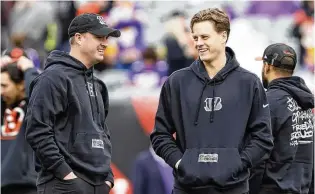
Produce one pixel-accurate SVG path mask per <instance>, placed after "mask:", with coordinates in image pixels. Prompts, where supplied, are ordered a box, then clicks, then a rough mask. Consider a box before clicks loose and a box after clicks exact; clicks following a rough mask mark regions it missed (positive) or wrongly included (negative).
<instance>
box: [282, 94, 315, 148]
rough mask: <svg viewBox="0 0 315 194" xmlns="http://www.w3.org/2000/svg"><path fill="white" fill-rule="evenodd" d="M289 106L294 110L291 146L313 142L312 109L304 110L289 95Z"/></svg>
mask: <svg viewBox="0 0 315 194" xmlns="http://www.w3.org/2000/svg"><path fill="white" fill-rule="evenodd" d="M287 105H288V106H287V108H288V109H289V110H290V111H291V112H292V133H291V139H290V145H291V146H297V145H299V144H309V143H312V142H313V141H312V137H313V130H314V125H313V113H312V109H308V110H302V108H301V107H300V106H299V105H298V104H297V102H296V101H295V100H294V99H293V98H289V97H288V101H287Z"/></svg>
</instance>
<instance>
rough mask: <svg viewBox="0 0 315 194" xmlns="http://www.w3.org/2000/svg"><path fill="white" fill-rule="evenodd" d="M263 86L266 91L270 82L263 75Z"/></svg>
mask: <svg viewBox="0 0 315 194" xmlns="http://www.w3.org/2000/svg"><path fill="white" fill-rule="evenodd" d="M262 84H263V86H264V88H265V89H267V88H268V85H269V82H268V80H267V78H266V77H265V76H264V75H262Z"/></svg>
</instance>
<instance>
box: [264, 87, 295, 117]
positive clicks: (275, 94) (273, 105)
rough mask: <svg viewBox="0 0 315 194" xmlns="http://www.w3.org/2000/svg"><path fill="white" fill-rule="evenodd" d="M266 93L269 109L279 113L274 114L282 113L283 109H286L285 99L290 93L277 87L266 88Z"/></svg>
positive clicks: (286, 99)
mask: <svg viewBox="0 0 315 194" xmlns="http://www.w3.org/2000/svg"><path fill="white" fill-rule="evenodd" d="M266 94H267V99H268V103H269V106H270V110H271V111H272V112H273V113H274V114H277V113H278V112H279V115H275V116H281V115H283V109H286V110H287V101H288V98H290V97H291V95H290V94H289V93H288V92H286V91H284V90H281V89H277V88H273V89H269V90H267V92H266Z"/></svg>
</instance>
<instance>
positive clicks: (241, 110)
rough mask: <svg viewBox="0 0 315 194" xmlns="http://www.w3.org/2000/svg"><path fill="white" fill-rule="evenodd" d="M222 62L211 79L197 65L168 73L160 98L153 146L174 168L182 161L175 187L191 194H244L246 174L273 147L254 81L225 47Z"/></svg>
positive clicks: (260, 90)
mask: <svg viewBox="0 0 315 194" xmlns="http://www.w3.org/2000/svg"><path fill="white" fill-rule="evenodd" d="M226 56H227V63H226V64H225V66H224V68H223V69H222V70H221V71H219V72H218V73H217V75H216V76H215V77H214V78H213V79H210V78H209V76H208V74H207V72H206V70H205V67H204V65H203V64H202V62H201V61H200V60H197V61H195V62H194V63H193V64H192V65H191V66H190V67H188V68H185V69H182V70H179V71H176V72H175V73H173V74H172V75H171V76H170V77H169V78H168V80H167V81H166V82H165V84H164V85H163V88H162V91H161V95H160V102H159V106H158V110H157V114H156V120H155V129H154V131H153V133H152V134H151V141H152V145H153V148H154V150H155V152H156V153H157V155H159V156H160V157H162V158H163V159H164V160H165V161H166V163H168V164H169V165H170V166H171V167H173V168H174V166H175V164H176V162H177V161H178V160H179V159H182V160H181V162H180V164H179V169H178V171H175V172H174V173H175V187H180V188H182V189H185V190H187V191H189V190H194V191H189V192H192V193H193V192H197V190H199V189H200V188H203V189H201V190H205V191H204V193H233V194H234V193H245V192H247V191H248V177H249V170H248V168H250V167H252V166H253V165H256V164H257V163H259V162H261V161H262V159H263V157H264V156H265V155H266V154H268V153H269V152H270V150H271V149H272V146H273V143H272V134H271V129H270V111H269V108H268V106H267V107H265V105H266V104H267V98H266V93H265V91H264V88H263V87H262V84H261V83H260V80H259V78H258V77H257V76H255V75H254V74H252V73H250V72H248V71H246V70H244V69H243V68H241V67H240V66H239V64H238V62H237V60H236V58H235V55H234V52H233V51H232V49H230V48H229V47H227V48H226ZM212 110H214V111H212ZM175 132H176V140H174V138H173V134H174V133H175Z"/></svg>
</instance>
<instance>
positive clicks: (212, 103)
mask: <svg viewBox="0 0 315 194" xmlns="http://www.w3.org/2000/svg"><path fill="white" fill-rule="evenodd" d="M208 83H209V82H205V84H204V85H203V88H202V91H201V95H200V97H199V105H198V107H197V110H196V114H195V122H194V124H195V125H198V119H199V111H200V108H201V107H200V106H201V101H202V96H203V92H204V91H205V89H206V87H207V85H208ZM214 100H215V80H214V81H213V90H212V101H211V111H210V123H213V120H214Z"/></svg>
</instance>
